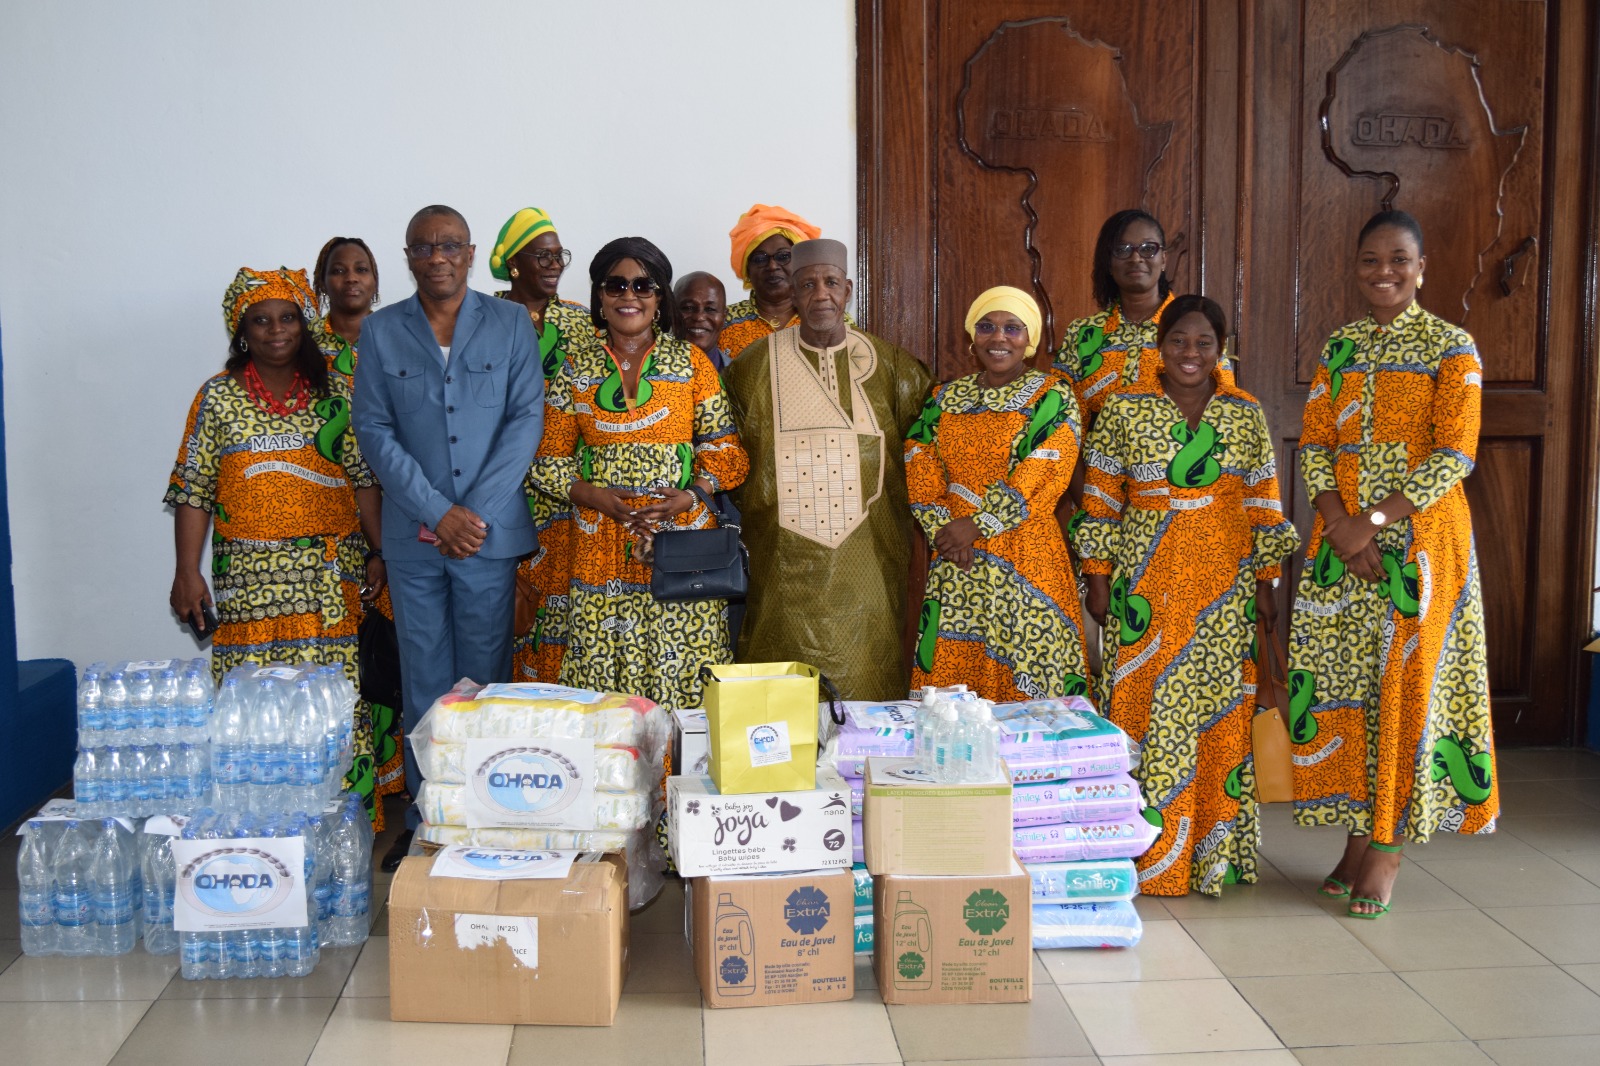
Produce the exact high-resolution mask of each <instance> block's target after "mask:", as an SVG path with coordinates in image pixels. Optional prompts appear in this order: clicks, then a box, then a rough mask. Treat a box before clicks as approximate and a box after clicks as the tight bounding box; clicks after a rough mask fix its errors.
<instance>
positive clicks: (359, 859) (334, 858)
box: [146, 796, 372, 981]
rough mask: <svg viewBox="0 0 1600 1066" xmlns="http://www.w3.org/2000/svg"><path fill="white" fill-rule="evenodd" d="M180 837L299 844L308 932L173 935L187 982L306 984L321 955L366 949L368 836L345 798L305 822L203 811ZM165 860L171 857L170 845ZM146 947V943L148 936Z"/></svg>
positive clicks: (353, 803) (357, 804)
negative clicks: (289, 980) (299, 980)
mask: <svg viewBox="0 0 1600 1066" xmlns="http://www.w3.org/2000/svg"><path fill="white" fill-rule="evenodd" d="M180 837H181V839H183V840H229V839H233V840H245V839H253V838H265V839H272V838H275V837H300V838H303V840H304V842H305V869H304V885H305V889H306V918H307V921H306V924H305V925H303V926H284V927H276V928H270V929H221V930H214V931H207V932H179V933H176V934H175V940H176V948H177V951H178V954H179V964H180V972H181V973H182V975H183V977H184V979H185V980H188V981H202V980H226V979H228V978H235V977H304V976H306V975H307V974H309V973H311V972H312V970H314V969H315V968H316V966H317V963H318V962H319V961H320V959H321V955H322V949H323V948H326V947H350V946H354V945H358V944H361V943H364V942H365V941H366V939H367V933H368V929H369V927H370V925H371V910H372V835H371V827H370V823H368V821H367V818H366V814H365V812H364V811H363V810H362V807H361V801H360V799H359V798H357V797H355V796H349V797H347V799H346V800H345V801H344V802H342V803H339V804H335V805H334V806H333V807H332V808H330V809H329V811H327V812H326V813H319V814H311V815H308V814H306V813H303V812H293V813H279V814H273V815H268V816H258V815H256V814H253V813H251V812H249V811H232V812H224V811H217V810H213V809H211V808H209V807H208V808H203V809H201V810H200V811H198V812H196V813H195V815H194V817H193V818H191V819H188V820H187V821H186V823H185V825H184V826H183V829H182V833H181V835H180ZM166 853H167V854H168V855H170V854H171V844H170V841H169V842H168V843H167V845H166ZM163 888H165V882H163ZM168 899H171V897H168ZM165 917H166V920H167V922H168V923H169V926H167V927H164V929H163V932H165V928H168V927H170V922H171V915H170V912H168V914H167V915H165ZM146 939H147V942H148V940H149V934H148V933H147V934H146ZM164 942H165V941H164V939H163V943H164ZM151 950H152V951H154V948H153V947H152V948H151Z"/></svg>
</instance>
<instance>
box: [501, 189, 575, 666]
mask: <svg viewBox="0 0 1600 1066" xmlns="http://www.w3.org/2000/svg"><path fill="white" fill-rule="evenodd" d="M570 262H572V252H571V251H569V250H568V249H566V248H563V247H562V246H561V238H560V237H559V236H557V235H556V225H555V223H554V222H552V221H550V216H549V215H547V214H546V213H545V212H543V211H541V210H540V209H539V208H537V207H524V208H523V209H522V210H520V211H518V212H517V213H516V214H514V215H512V216H511V217H510V218H508V219H506V224H505V225H504V226H501V227H500V235H499V236H498V237H497V238H495V242H494V248H493V250H492V251H491V252H490V253H489V272H490V273H492V274H493V275H494V276H495V277H497V278H499V279H500V280H501V281H509V282H511V288H509V289H507V290H505V291H504V292H497V293H495V295H496V296H499V297H500V298H501V299H505V300H514V301H516V302H517V303H519V304H521V305H522V306H524V307H526V308H527V309H528V317H529V318H531V319H533V329H534V332H535V333H536V334H538V337H539V359H540V362H542V363H543V364H544V378H545V383H546V385H547V386H548V384H549V382H550V379H551V378H553V377H554V376H555V375H556V373H557V372H558V371H560V369H561V367H562V364H563V363H565V362H566V359H567V355H568V354H569V353H570V352H573V351H575V350H577V349H578V348H579V347H580V346H586V345H593V344H594V343H595V332H594V323H593V322H592V321H591V319H590V316H589V309H588V308H587V307H585V306H584V305H583V304H580V303H575V302H574V301H572V300H563V299H561V298H560V297H559V296H558V295H557V293H556V290H557V289H558V287H559V286H560V284H561V274H562V272H563V271H564V270H566V268H567V264H568V263H570ZM528 509H529V511H531V512H532V513H533V528H534V532H536V533H537V534H538V536H539V549H538V551H536V552H534V554H533V555H532V556H530V557H529V558H527V559H525V560H523V562H522V566H521V567H519V568H518V570H517V620H516V627H517V636H516V643H515V645H514V648H513V651H512V675H513V676H514V677H515V678H516V679H518V680H523V681H548V682H551V683H554V682H555V680H556V678H557V676H559V674H560V673H561V659H562V656H564V655H565V654H566V650H567V594H568V584H569V582H570V581H571V579H572V548H571V524H572V513H571V509H570V507H569V506H568V505H567V503H566V502H565V501H562V500H556V499H553V498H551V497H549V496H545V495H542V494H540V493H538V492H535V491H533V489H532V487H531V485H530V487H529V489H528Z"/></svg>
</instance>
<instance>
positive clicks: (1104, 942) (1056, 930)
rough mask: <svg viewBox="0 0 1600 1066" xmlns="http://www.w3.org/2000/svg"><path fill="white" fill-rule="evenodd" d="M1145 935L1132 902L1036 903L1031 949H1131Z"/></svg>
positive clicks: (1142, 924)
mask: <svg viewBox="0 0 1600 1066" xmlns="http://www.w3.org/2000/svg"><path fill="white" fill-rule="evenodd" d="M1143 935H1144V923H1143V922H1142V921H1140V920H1139V912H1138V911H1136V910H1134V909H1133V904H1132V903H1126V902H1124V903H1036V904H1034V907H1033V946H1034V948H1035V949H1044V948H1131V947H1133V946H1134V945H1135V944H1137V943H1138V942H1139V938H1140V937H1142V936H1143Z"/></svg>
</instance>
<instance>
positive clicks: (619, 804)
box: [417, 781, 654, 830]
mask: <svg viewBox="0 0 1600 1066" xmlns="http://www.w3.org/2000/svg"><path fill="white" fill-rule="evenodd" d="M471 787H472V786H470V785H458V784H451V783H450V782H448V781H424V782H422V789H421V791H420V792H419V793H418V794H417V810H419V811H421V812H422V819H423V821H425V822H430V823H432V824H434V825H466V824H467V793H468V791H469V790H470V789H471ZM653 799H654V793H653V792H652V791H647V790H636V791H633V792H611V791H606V790H601V789H596V790H595V793H594V827H595V828H596V829H620V830H630V829H640V828H642V827H644V826H645V825H647V824H648V823H649V821H650V816H651V811H652V808H653Z"/></svg>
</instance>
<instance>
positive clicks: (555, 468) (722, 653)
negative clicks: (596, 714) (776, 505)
mask: <svg viewBox="0 0 1600 1066" xmlns="http://www.w3.org/2000/svg"><path fill="white" fill-rule="evenodd" d="M589 277H590V280H591V282H592V285H593V288H592V299H593V300H594V302H595V305H596V307H597V311H596V313H595V316H594V321H595V324H596V325H597V326H598V327H601V328H603V330H604V333H603V334H602V337H601V340H602V341H603V343H601V344H596V345H593V346H585V347H584V348H583V349H581V350H577V351H573V352H569V353H568V356H567V360H566V362H565V364H564V365H563V366H562V368H561V370H560V371H559V372H558V373H557V374H556V376H555V377H554V378H553V379H552V380H551V382H550V387H549V391H548V392H547V393H546V395H545V428H544V439H543V440H542V441H541V442H540V444H539V452H538V455H537V456H535V458H534V461H533V474H532V479H533V484H534V487H535V488H536V489H537V490H538V491H540V492H542V493H545V494H546V495H549V496H552V497H554V498H556V499H559V500H567V501H570V503H571V505H572V508H573V516H572V525H573V553H572V582H571V586H570V593H569V596H570V601H569V614H568V619H569V623H568V625H569V633H568V641H569V643H568V647H567V655H566V657H565V658H564V659H563V660H562V663H561V678H560V680H561V683H562V684H565V685H576V686H579V687H583V688H591V689H599V690H602V691H611V692H632V693H636V694H638V695H641V696H647V697H649V698H650V699H652V700H655V701H656V702H657V703H660V704H661V705H663V706H665V707H668V708H680V707H683V708H689V707H698V706H700V690H701V682H700V668H701V667H702V666H706V665H713V664H718V663H727V662H731V661H732V660H733V650H732V642H731V637H730V634H729V632H728V605H727V601H726V600H696V601H687V602H677V603H669V602H662V601H659V600H657V599H656V598H655V597H654V596H653V595H652V594H651V592H650V562H649V552H650V545H651V540H652V538H653V536H654V534H655V532H656V531H657V530H659V529H662V528H665V527H668V526H672V527H676V528H685V529H696V528H702V529H703V528H707V527H709V526H711V525H713V524H714V523H715V521H716V519H715V518H714V517H713V516H712V515H711V514H710V513H709V512H708V511H707V509H706V508H705V506H704V505H703V504H701V503H700V502H699V499H698V498H697V497H696V496H695V494H694V493H692V492H690V491H689V487H690V485H691V484H693V485H697V486H698V487H699V488H700V489H701V490H702V491H703V492H705V493H706V495H708V496H710V495H714V494H715V493H718V492H721V491H723V490H724V489H731V488H734V487H736V486H738V485H739V484H740V483H741V482H743V481H744V477H745V474H746V473H747V472H748V470H749V467H750V460H749V458H748V457H747V456H746V455H745V451H744V448H743V447H742V446H741V445H740V443H739V435H738V433H737V432H736V431H735V430H734V428H733V413H732V411H731V409H730V408H729V406H728V400H727V397H726V396H724V395H723V392H722V382H721V379H720V378H719V377H718V376H717V372H716V370H715V369H714V368H713V367H712V366H711V362H710V360H708V359H707V358H706V357H705V354H704V353H703V352H701V351H700V349H698V348H696V347H695V346H694V345H692V344H690V343H689V342H688V341H681V340H678V339H677V338H676V337H674V336H673V335H672V325H673V318H674V305H673V297H672V264H671V263H670V262H669V261H668V260H667V257H666V256H664V255H662V254H661V250H660V249H658V248H657V247H656V246H655V245H654V244H651V243H650V242H649V241H647V240H644V239H643V238H641V237H624V238H620V239H618V240H615V241H612V242H611V243H609V244H607V245H606V246H605V247H603V248H601V249H600V251H599V252H598V253H597V254H596V255H595V258H594V261H593V263H591V264H590V267H589Z"/></svg>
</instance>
